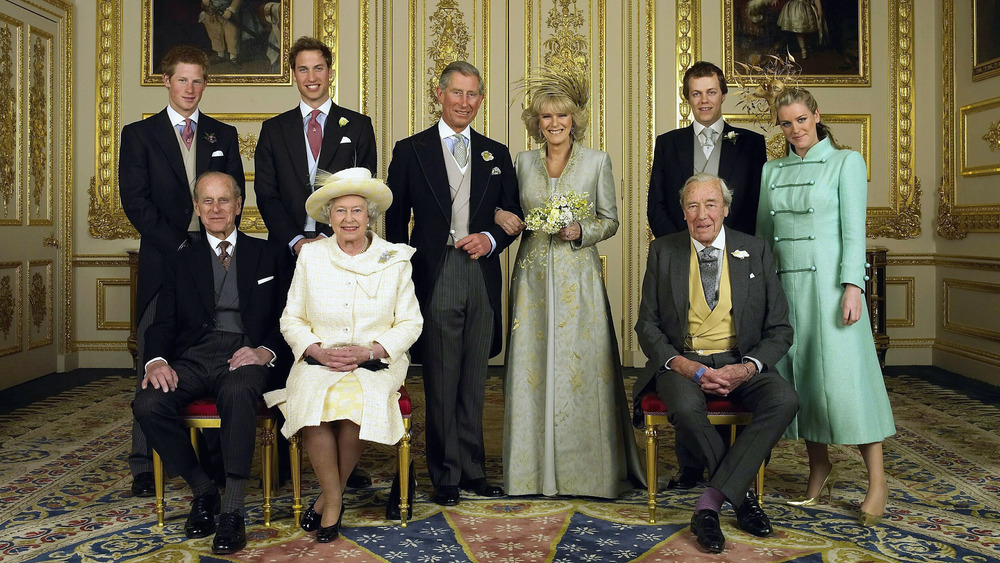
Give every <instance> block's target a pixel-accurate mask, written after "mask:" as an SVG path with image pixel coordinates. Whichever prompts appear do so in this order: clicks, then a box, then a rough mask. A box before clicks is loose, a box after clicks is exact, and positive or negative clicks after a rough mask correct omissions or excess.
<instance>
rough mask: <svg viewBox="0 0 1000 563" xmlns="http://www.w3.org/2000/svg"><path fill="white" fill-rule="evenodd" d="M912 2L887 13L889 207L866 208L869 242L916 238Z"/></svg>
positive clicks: (917, 199) (894, 6) (895, 5)
mask: <svg viewBox="0 0 1000 563" xmlns="http://www.w3.org/2000/svg"><path fill="white" fill-rule="evenodd" d="M913 56H914V55H913V0H898V1H897V2H895V3H893V4H891V5H890V9H889V61H890V65H889V76H890V87H891V90H890V98H889V99H890V102H889V207H888V208H874V209H873V208H869V209H868V221H867V232H868V236H869V237H870V238H875V237H887V238H895V239H906V238H915V237H917V236H919V235H920V191H921V190H920V179H919V178H917V177H916V176H915V175H914V172H913V164H914V121H913V108H914V105H915V99H914V88H915V84H914V71H913Z"/></svg>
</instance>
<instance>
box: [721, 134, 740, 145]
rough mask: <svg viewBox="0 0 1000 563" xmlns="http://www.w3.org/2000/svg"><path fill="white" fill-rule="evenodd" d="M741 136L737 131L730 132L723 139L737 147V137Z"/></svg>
mask: <svg viewBox="0 0 1000 563" xmlns="http://www.w3.org/2000/svg"><path fill="white" fill-rule="evenodd" d="M739 136H740V134H739V133H737V132H736V131H730V132H728V133H726V134H725V136H724V137H723V138H724V139H725V140H727V141H729V142H730V143H732V144H734V145H735V144H736V137H739Z"/></svg>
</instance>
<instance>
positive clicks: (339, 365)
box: [305, 342, 388, 371]
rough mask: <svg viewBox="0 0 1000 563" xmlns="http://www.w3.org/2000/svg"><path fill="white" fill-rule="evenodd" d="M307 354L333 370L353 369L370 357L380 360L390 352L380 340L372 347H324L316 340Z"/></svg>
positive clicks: (307, 350) (307, 349)
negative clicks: (387, 351)
mask: <svg viewBox="0 0 1000 563" xmlns="http://www.w3.org/2000/svg"><path fill="white" fill-rule="evenodd" d="M305 355H306V356H311V357H312V358H314V359H315V360H316V361H317V362H319V363H321V364H323V365H324V366H326V367H328V368H330V370H331V371H351V370H354V369H357V367H358V366H360V365H361V364H363V363H365V362H367V361H368V358H369V357H373V359H376V360H378V359H381V358H384V357H386V356H387V355H388V354H387V353H386V351H385V348H383V347H382V345H381V344H379V343H378V342H373V343H372V347H371V348H365V347H364V346H341V347H339V348H323V347H322V346H320V345H319V343H318V342H314V343H312V344H310V345H309V347H308V348H306V352H305Z"/></svg>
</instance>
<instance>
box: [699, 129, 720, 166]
mask: <svg viewBox="0 0 1000 563" xmlns="http://www.w3.org/2000/svg"><path fill="white" fill-rule="evenodd" d="M698 136H699V137H700V138H701V150H702V151H704V152H705V158H711V157H712V151H714V150H715V141H716V140H717V139H718V138H719V132H718V131H716V130H715V129H712V128H711V127H706V128H704V129H702V130H701V133H698Z"/></svg>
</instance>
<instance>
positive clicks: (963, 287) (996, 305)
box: [942, 278, 1000, 342]
mask: <svg viewBox="0 0 1000 563" xmlns="http://www.w3.org/2000/svg"><path fill="white" fill-rule="evenodd" d="M942 288H943V295H942V307H943V313H944V329H945V330H947V331H949V332H955V333H958V334H964V335H966V336H975V337H976V338H984V339H986V340H992V341H994V342H1000V331H998V330H994V329H993V328H988V327H984V326H981V325H979V326H977V325H973V324H970V323H968V322H961V321H958V320H955V319H953V317H954V316H955V315H957V314H959V313H957V312H955V311H953V309H954V308H955V307H953V305H954V301H956V300H957V299H958V297H957V293H958V292H959V291H964V292H975V293H978V294H984V296H981V297H978V298H976V299H975V300H974V301H975V303H976V305H977V306H976V307H969V306H968V305H969V303H965V305H966V307H964V309H965V310H966V311H973V312H971V313H969V314H971V315H972V316H975V317H976V319H977V320H979V321H982V322H992V323H994V324H996V322H997V319H998V317H997V315H982V314H981V311H983V310H987V311H997V310H1000V284H995V283H986V282H975V281H968V280H959V279H954V278H944V280H943V285H942ZM966 301H968V299H967V300H966Z"/></svg>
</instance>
